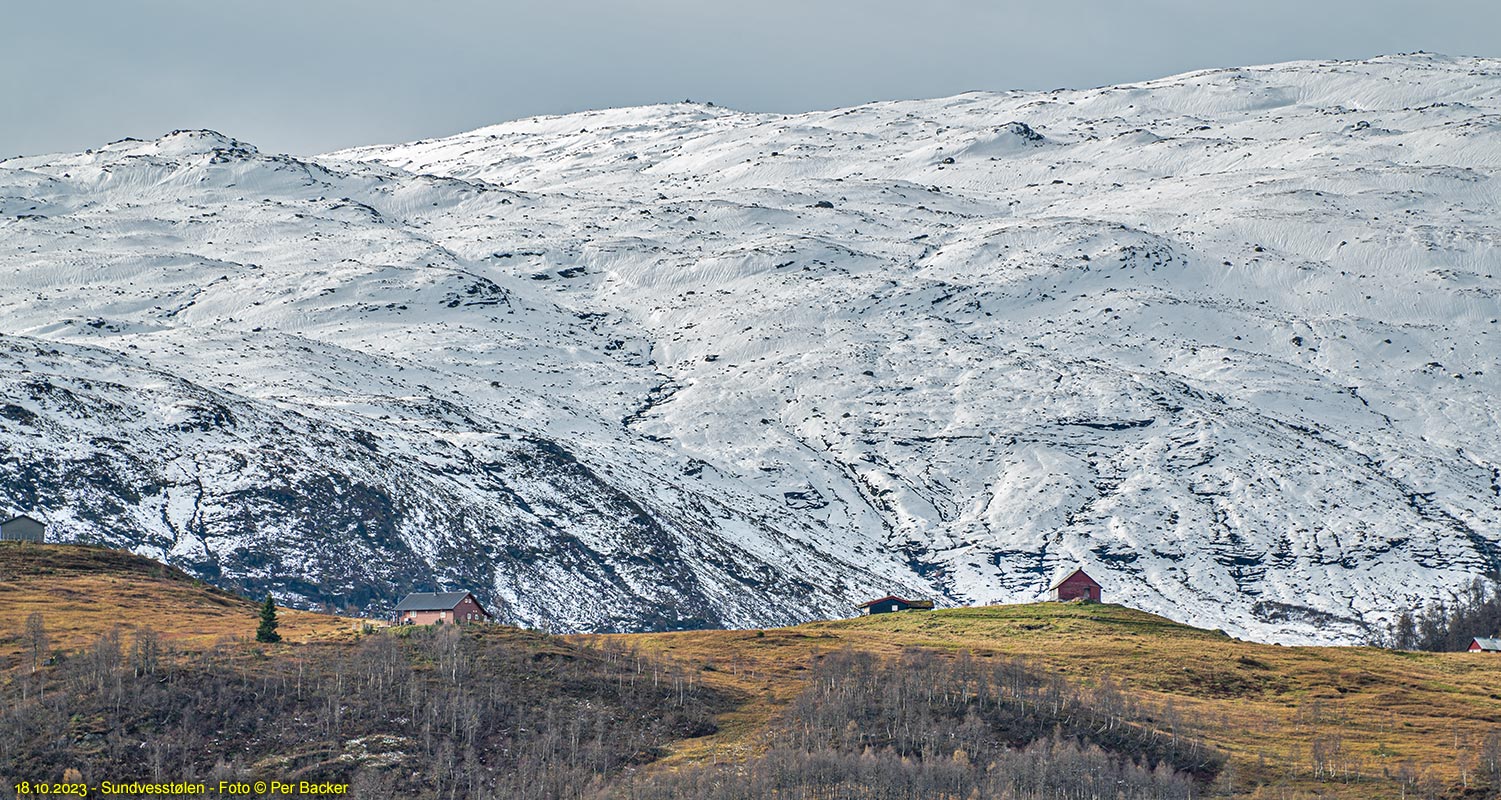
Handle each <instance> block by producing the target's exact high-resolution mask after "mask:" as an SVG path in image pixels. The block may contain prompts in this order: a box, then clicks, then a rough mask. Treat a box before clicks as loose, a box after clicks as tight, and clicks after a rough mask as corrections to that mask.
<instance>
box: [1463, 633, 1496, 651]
mask: <svg viewBox="0 0 1501 800" xmlns="http://www.w3.org/2000/svg"><path fill="white" fill-rule="evenodd" d="M1470 652H1471V653H1501V639H1494V638H1491V637H1488V636H1476V637H1475V638H1473V639H1471V640H1470Z"/></svg>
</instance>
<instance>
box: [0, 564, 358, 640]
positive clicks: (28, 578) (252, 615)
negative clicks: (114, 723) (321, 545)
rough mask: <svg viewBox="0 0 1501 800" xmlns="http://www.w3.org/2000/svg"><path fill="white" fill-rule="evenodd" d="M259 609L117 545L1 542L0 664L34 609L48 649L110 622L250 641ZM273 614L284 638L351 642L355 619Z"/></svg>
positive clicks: (179, 636)
mask: <svg viewBox="0 0 1501 800" xmlns="http://www.w3.org/2000/svg"><path fill="white" fill-rule="evenodd" d="M258 611H259V606H258V604H257V603H255V602H252V601H250V600H246V599H244V598H241V597H237V596H235V595H233V594H230V593H228V592H224V591H221V590H219V589H215V588H213V587H210V586H208V585H207V584H204V583H202V582H201V581H196V580H194V579H192V578H191V577H189V576H187V575H185V574H184V573H183V572H181V571H180V570H178V569H175V568H173V567H168V566H165V565H162V564H157V563H155V562H153V561H150V560H149V559H145V558H142V557H140V556H136V555H132V554H130V553H127V552H123V551H120V550H109V549H105V548H101V547H83V546H77V545H52V544H48V545H38V544H28V543H18V542H3V543H0V669H3V668H4V667H9V666H12V665H14V664H16V663H18V661H19V659H20V654H21V652H22V649H23V642H22V638H23V633H24V631H25V625H26V618H27V617H28V616H30V615H31V613H32V612H41V614H42V619H43V624H44V626H45V628H46V632H47V638H48V640H49V643H50V646H51V647H53V648H56V649H62V650H76V649H80V648H83V647H86V646H88V645H89V644H90V643H92V642H93V641H94V640H95V639H97V638H98V637H99V636H100V635H101V634H103V633H106V632H108V631H109V630H111V629H113V628H116V627H118V628H120V629H121V630H122V631H123V632H124V633H125V634H126V635H127V637H128V635H129V633H130V632H131V631H134V630H136V629H139V628H148V627H149V628H153V629H155V630H156V632H157V633H158V634H159V635H160V636H161V638H162V639H163V640H164V641H170V642H172V643H174V644H175V645H176V646H177V647H179V648H186V649H192V648H197V647H208V646H212V645H213V644H214V643H216V642H218V641H220V640H223V639H225V638H230V637H233V638H239V639H245V640H250V639H254V637H255V629H256V626H257V625H258V624H259V622H260V618H259V616H258ZM277 619H278V622H279V627H278V632H279V633H280V634H281V635H282V638H283V640H284V641H286V642H289V643H301V642H309V641H331V640H340V639H344V638H349V639H353V638H354V630H355V626H356V625H357V624H358V622H357V621H355V620H351V619H347V618H343V617H336V616H330V615H327V614H315V613H312V612H308V611H298V610H294V609H287V608H283V609H278V610H277Z"/></svg>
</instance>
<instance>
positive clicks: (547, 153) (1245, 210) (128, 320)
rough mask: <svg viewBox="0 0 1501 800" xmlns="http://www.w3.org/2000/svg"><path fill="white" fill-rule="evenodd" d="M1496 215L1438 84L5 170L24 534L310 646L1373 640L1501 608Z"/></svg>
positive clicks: (1002, 104) (223, 148)
mask: <svg viewBox="0 0 1501 800" xmlns="http://www.w3.org/2000/svg"><path fill="white" fill-rule="evenodd" d="M1498 170H1501V62H1497V61H1491V60H1479V59H1451V58H1442V57H1433V56H1426V55H1416V56H1403V57H1394V58H1385V59H1378V60H1374V61H1369V62H1348V63H1327V64H1314V63H1296V64H1287V65H1278V66H1273V67H1266V68H1256V69H1245V70H1226V71H1216V72H1204V73H1194V74H1190V75H1184V76H1178V77H1174V78H1168V79H1164V80H1160V81H1154V82H1150V83H1146V84H1140V85H1132V86H1119V87H1110V88H1105V89H1098V90H1089V91H1072V92H1063V91H1060V92H1051V93H1046V94H1035V93H1007V94H969V95H962V96H959V97H954V98H949V99H944V100H933V101H912V102H896V103H877V104H872V105H868V106H861V107H858V108H852V109H844V110H839V111H831V112H819V113H811V114H801V115H794V116H782V115H763V114H743V113H737V112H732V111H727V110H724V109H719V108H714V107H712V106H703V105H689V104H682V105H672V106H657V107H647V108H633V109H620V110H611V111H599V112H589V113H583V114H574V115H569V116H564V117H551V118H540V119H533V120H523V121H519V122H514V123H507V124H504V125H499V126H495V127H492V128H485V129H481V130H479V131H475V132H473V133H469V134H464V135H461V136H456V137H451V138H447V139H438V140H432V141H425V142H418V143H414V144H408V145H398V146H392V147H372V148H362V149H358V150H351V151H345V152H341V153H336V154H332V155H330V156H327V157H322V158H319V159H315V160H298V159H293V158H288V157H284V156H266V155H263V154H260V153H258V152H256V151H255V150H254V149H253V148H251V147H250V146H248V145H245V144H242V143H239V142H236V141H234V140H231V139H228V138H225V137H222V136H219V135H217V134H211V133H206V132H181V133H176V134H172V135H169V136H166V137H163V138H162V139H160V140H157V141H152V142H139V141H125V142H118V143H115V144H112V145H109V146H108V147H105V148H102V149H100V150H98V151H94V152H90V153H85V154H81V155H73V156H47V157H37V158H23V159H14V160H11V161H6V162H0V289H3V292H0V319H3V320H4V321H5V325H4V328H3V329H0V392H3V395H4V398H5V399H4V402H0V447H3V450H0V458H3V461H0V506H3V507H4V508H13V509H16V510H24V509H28V508H30V507H31V506H32V505H39V506H41V507H42V508H43V509H45V511H46V512H47V514H48V516H49V517H50V518H51V519H52V520H53V521H54V523H55V524H56V525H57V527H58V528H59V529H61V530H63V531H64V532H66V533H67V534H68V535H74V536H78V537H80V538H94V539H104V540H107V541H112V542H117V543H120V544H123V545H128V546H131V547H133V548H135V549H138V550H143V551H146V552H153V553H156V554H160V555H165V556H166V557H167V558H169V559H171V560H174V561H176V562H179V563H182V564H184V565H185V566H188V567H189V568H192V569H195V570H197V571H199V572H200V573H201V574H205V575H207V576H210V577H214V578H215V579H217V580H220V581H221V582H224V583H228V584H231V585H238V586H243V587H245V588H248V589H255V590H260V589H264V588H273V589H275V590H276V591H278V592H279V593H280V594H282V595H283V596H285V597H287V598H288V599H301V600H304V601H307V602H325V601H335V602H337V601H338V599H339V598H348V599H349V600H350V601H351V602H352V603H353V604H355V605H378V604H379V603H380V602H382V601H389V600H390V599H391V597H392V595H393V594H394V593H395V592H398V591H400V590H401V589H403V588H407V587H410V586H421V585H427V584H428V583H430V582H432V581H434V580H436V581H439V582H443V583H447V584H455V583H467V584H470V585H475V586H477V587H479V588H481V589H482V590H483V591H484V592H485V593H486V594H487V595H488V596H491V597H494V598H496V599H500V600H503V601H506V602H507V603H508V604H510V606H511V609H512V613H513V614H514V616H515V617H516V618H518V619H519V620H521V621H524V622H529V623H533V624H537V623H549V624H553V625H558V626H562V627H614V628H637V627H672V626H681V625H693V624H727V625H753V624H766V623H771V622H780V621H786V620H790V619H796V618H802V617H806V616H811V615H824V614H844V613H848V607H849V603H850V602H851V601H858V600H860V599H865V596H867V595H872V593H885V592H887V591H895V592H913V593H922V592H933V593H937V594H940V595H942V596H944V597H946V598H948V601H949V602H992V601H1003V600H1030V599H1033V598H1036V597H1038V596H1039V595H1040V594H1042V593H1043V592H1044V591H1045V590H1046V589H1047V586H1048V584H1049V582H1050V579H1051V578H1052V577H1054V576H1056V575H1057V574H1058V573H1059V571H1061V570H1064V569H1067V568H1071V567H1072V566H1074V565H1077V564H1082V565H1084V566H1086V567H1087V568H1088V569H1089V570H1090V572H1091V574H1093V575H1094V576H1095V577H1096V578H1098V579H1100V581H1101V582H1102V583H1103V584H1104V585H1105V591H1106V595H1107V597H1106V599H1107V600H1116V601H1120V602H1125V603H1129V604H1131V605H1135V606H1138V607H1141V608H1145V609H1148V610H1152V611H1158V612H1162V613H1165V614H1167V615H1169V616H1172V617H1174V618H1177V619H1182V620H1185V621H1189V622H1193V623H1196V624H1201V625H1208V626H1212V627H1223V628H1226V629H1227V630H1230V631H1232V632H1237V633H1243V634H1249V635H1252V636H1256V637H1259V638H1273V639H1279V640H1283V641H1306V640H1325V641H1338V640H1350V639H1352V638H1356V637H1359V636H1360V635H1361V632H1362V628H1361V621H1362V620H1364V621H1366V622H1371V621H1375V620H1379V619H1382V618H1384V617H1385V616H1387V615H1389V614H1391V613H1392V612H1393V609H1395V608H1397V607H1399V606H1404V605H1411V604H1413V603H1417V602H1419V601H1421V600H1424V599H1427V598H1432V597H1439V596H1442V595H1443V594H1444V593H1445V592H1446V591H1447V590H1449V589H1450V588H1452V587H1455V586H1457V585H1459V584H1460V583H1462V582H1463V581H1465V580H1467V579H1468V578H1469V577H1470V576H1473V575H1476V574H1479V573H1481V572H1484V571H1486V570H1489V569H1492V568H1494V567H1496V566H1497V558H1498V550H1497V548H1498V541H1501V433H1498V430H1497V421H1498V420H1497V417H1498V411H1501V403H1498V400H1497V390H1498V385H1501V384H1498V381H1501V365H1498V364H1497V360H1498V355H1497V354H1498V352H1501V321H1498V320H1501V278H1498V275H1497V271H1498V269H1501V247H1498V242H1501V233H1498V228H1497V224H1498V223H1497V208H1498V200H1501V182H1498V180H1497V172H1498ZM0 510H4V509H3V508H0ZM872 596H873V595H872Z"/></svg>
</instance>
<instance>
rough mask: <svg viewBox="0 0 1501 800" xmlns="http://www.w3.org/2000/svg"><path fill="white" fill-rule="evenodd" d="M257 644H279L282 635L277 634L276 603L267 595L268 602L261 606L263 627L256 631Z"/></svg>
mask: <svg viewBox="0 0 1501 800" xmlns="http://www.w3.org/2000/svg"><path fill="white" fill-rule="evenodd" d="M255 640H256V641H257V642H279V641H281V634H279V633H277V632H276V601H274V600H272V599H271V595H270V594H269V593H268V594H267V595H266V602H264V603H262V604H261V626H260V627H259V628H256V629H255Z"/></svg>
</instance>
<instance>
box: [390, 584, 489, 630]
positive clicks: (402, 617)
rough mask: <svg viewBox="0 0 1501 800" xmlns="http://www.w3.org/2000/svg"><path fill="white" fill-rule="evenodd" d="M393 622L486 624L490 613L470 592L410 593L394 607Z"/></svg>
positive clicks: (405, 623) (413, 623)
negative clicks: (394, 616) (394, 620)
mask: <svg viewBox="0 0 1501 800" xmlns="http://www.w3.org/2000/svg"><path fill="white" fill-rule="evenodd" d="M395 611H396V621H397V622H398V623H399V624H402V625H441V624H443V623H465V622H488V621H490V619H491V617H490V612H488V611H486V610H485V607H484V606H482V605H480V603H479V600H477V599H476V598H475V596H474V594H473V593H472V592H413V593H411V594H409V595H407V596H406V597H403V598H401V602H400V603H397V604H396V609H395Z"/></svg>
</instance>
